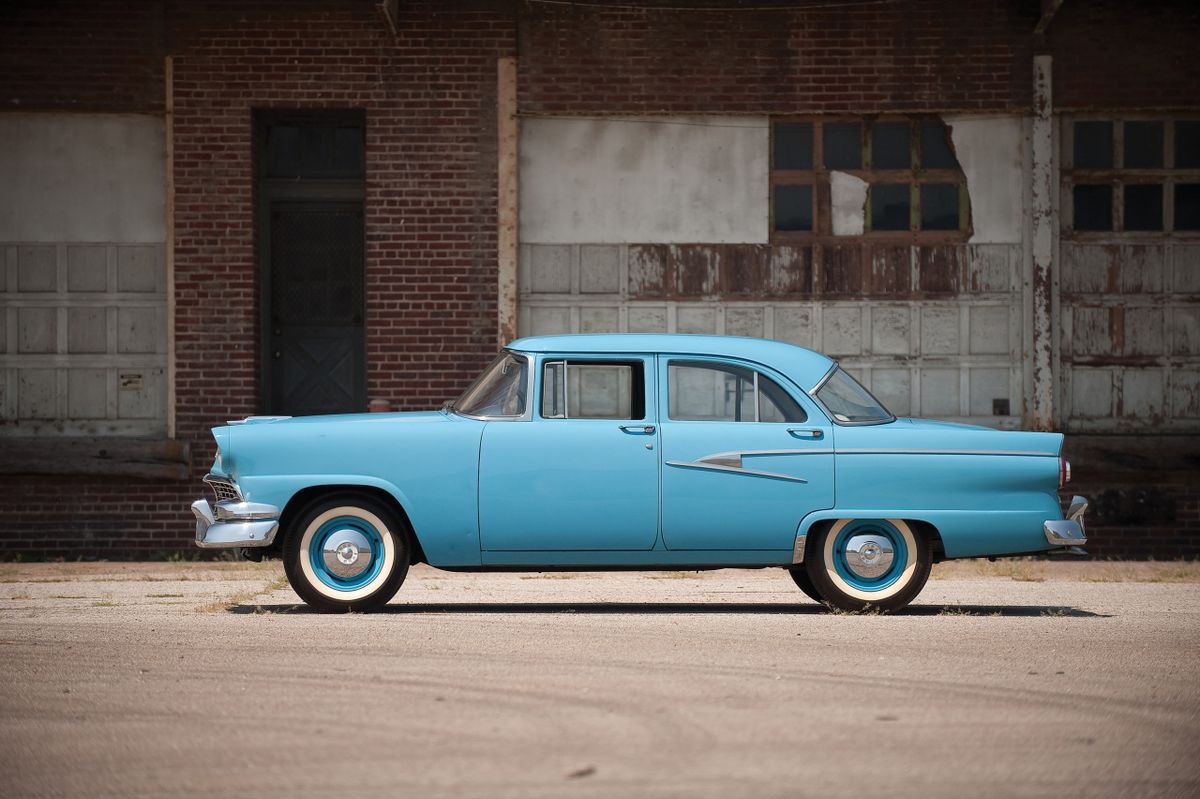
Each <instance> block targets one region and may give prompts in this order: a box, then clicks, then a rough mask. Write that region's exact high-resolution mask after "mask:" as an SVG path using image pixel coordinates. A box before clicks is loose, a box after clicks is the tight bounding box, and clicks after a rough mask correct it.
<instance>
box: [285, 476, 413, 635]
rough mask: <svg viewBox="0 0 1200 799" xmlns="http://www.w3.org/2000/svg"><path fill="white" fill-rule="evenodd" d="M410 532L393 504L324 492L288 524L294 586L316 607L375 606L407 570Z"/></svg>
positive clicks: (289, 573) (287, 553) (388, 596)
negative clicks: (389, 505) (321, 496)
mask: <svg viewBox="0 0 1200 799" xmlns="http://www.w3.org/2000/svg"><path fill="white" fill-rule="evenodd" d="M409 533H410V531H409V530H408V526H407V525H406V524H404V522H403V520H402V519H400V518H399V517H398V516H397V515H396V513H395V512H394V511H392V509H390V508H388V507H387V506H386V505H384V504H383V503H381V502H379V501H377V500H375V499H373V498H371V497H368V496H365V495H361V494H337V495H333V496H328V497H323V498H321V499H318V500H316V501H314V502H313V503H312V504H310V505H309V506H308V507H306V508H305V509H304V510H303V511H301V512H300V514H299V515H298V516H296V517H295V519H294V521H293V522H292V523H291V524H290V525H289V529H288V530H287V540H286V541H285V543H284V547H283V568H284V571H285V572H286V573H287V578H288V582H289V583H291V585H292V589H293V590H295V592H296V593H297V594H299V595H300V598H301V599H303V600H304V601H305V602H306V603H308V604H309V605H312V606H313V607H316V608H320V609H321V610H328V611H342V612H345V611H366V610H374V609H375V608H378V607H381V606H383V605H385V604H387V601H388V600H389V599H391V598H392V597H393V596H394V595H395V594H396V591H397V590H399V588H400V585H401V583H403V582H404V578H405V576H406V575H407V574H408V564H409V560H410V554H409V553H410V550H409V545H408V541H409V538H408V535H409Z"/></svg>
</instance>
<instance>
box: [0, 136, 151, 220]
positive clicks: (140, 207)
mask: <svg viewBox="0 0 1200 799" xmlns="http://www.w3.org/2000/svg"><path fill="white" fill-rule="evenodd" d="M164 164H165V156H164V143H163V121H162V119H160V118H156V117H148V116H136V115H119V114H8V113H6V114H0V241H30V242H62V241H121V242H139V243H141V242H144V243H159V242H161V241H162V240H163V238H164V237H165V233H164V221H163V214H164V203H165V195H166V189H165V178H164V171H163V170H164Z"/></svg>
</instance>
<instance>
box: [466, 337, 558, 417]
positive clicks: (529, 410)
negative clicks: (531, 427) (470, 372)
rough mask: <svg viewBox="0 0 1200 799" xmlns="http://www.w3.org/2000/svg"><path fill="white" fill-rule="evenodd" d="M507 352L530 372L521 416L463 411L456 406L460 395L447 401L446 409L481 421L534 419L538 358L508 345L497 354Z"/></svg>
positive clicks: (527, 377) (527, 376)
mask: <svg viewBox="0 0 1200 799" xmlns="http://www.w3.org/2000/svg"><path fill="white" fill-rule="evenodd" d="M506 352H507V353H509V354H510V355H515V356H516V357H518V358H521V359H522V360H523V361H524V366H523V367H522V369H523V370H525V371H528V374H527V375H526V383H525V384H526V386H528V387H529V390H528V391H526V392H525V410H524V411H523V412H522V413H521V415H519V416H499V415H496V414H473V413H463V412H462V411H460V410H459V409H458V408H456V407H454V406H455V403H456V402H458V397H455V398H454V399H453V400H450V401H449V403H447V404H446V405H445V406H444V408H445V410H447V411H448V412H450V413H452V414H454V415H455V416H461V417H462V418H464V419H475V420H477V421H480V422H528V421H529V420H530V419H532V418H533V399H532V397H531V395H532V394H533V371H532V369H533V362H534V361H535V360H536V359H535V358H534V357H533V355H531V354H530V353H527V352H521V351H520V350H513V349H509V348H508V347H505V348H503V349H502V350H500V352H499V353H497V355H500V354H501V353H506ZM494 362H495V359H493V363H494ZM488 365H489V366H490V365H491V364H488ZM475 379H476V380H478V379H479V378H478V377H476V378H475ZM471 385H474V381H472V383H471ZM467 388H470V386H468V387H467ZM465 393H466V389H463V394H465ZM458 396H459V397H461V396H462V394H459V395H458Z"/></svg>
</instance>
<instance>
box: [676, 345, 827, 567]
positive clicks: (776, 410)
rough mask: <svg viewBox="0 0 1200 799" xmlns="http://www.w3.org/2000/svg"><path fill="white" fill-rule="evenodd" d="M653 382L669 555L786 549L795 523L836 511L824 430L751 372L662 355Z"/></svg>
mask: <svg viewBox="0 0 1200 799" xmlns="http://www.w3.org/2000/svg"><path fill="white" fill-rule="evenodd" d="M658 374H659V384H660V385H662V386H664V387H665V390H663V391H662V392H661V395H662V396H661V398H660V401H659V415H660V418H661V420H662V421H661V423H660V425H659V428H660V438H661V446H662V450H663V452H662V458H663V466H662V532H663V539H664V541H665V543H666V546H667V548H668V549H673V550H791V549H792V547H793V544H794V542H795V537H796V530H797V527H798V525H799V522H800V520H801V519H802V518H803V517H804V516H805V515H806V514H807V513H809V512H811V511H814V510H821V509H824V508H831V507H833V477H834V475H833V439H832V436H833V429H832V425H831V424H830V422H829V421H828V420H827V419H826V418H825V417H824V415H823V414H821V413H820V411H819V410H818V409H817V408H816V407H815V406H814V404H813V403H812V401H811V400H810V399H809V398H808V397H806V396H804V395H803V392H800V391H798V390H797V389H796V388H795V387H794V386H792V385H791V384H790V383H789V382H788V381H787V380H786V379H785V378H783V377H782V376H781V375H777V374H773V373H770V372H769V371H768V370H765V369H763V368H761V367H757V366H754V365H750V364H744V363H739V362H737V361H733V360H727V359H718V358H697V357H696V356H666V355H664V356H659V364H658ZM785 386H786V388H785Z"/></svg>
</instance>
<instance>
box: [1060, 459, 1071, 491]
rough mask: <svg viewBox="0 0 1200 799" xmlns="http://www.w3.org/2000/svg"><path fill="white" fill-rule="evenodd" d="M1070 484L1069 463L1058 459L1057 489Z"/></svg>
mask: <svg viewBox="0 0 1200 799" xmlns="http://www.w3.org/2000/svg"><path fill="white" fill-rule="evenodd" d="M1069 482H1071V462H1070V461H1069V460H1067V459H1066V458H1059V459H1058V487H1059V488H1062V487H1063V486H1065V485H1066V484H1067V483H1069Z"/></svg>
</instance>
